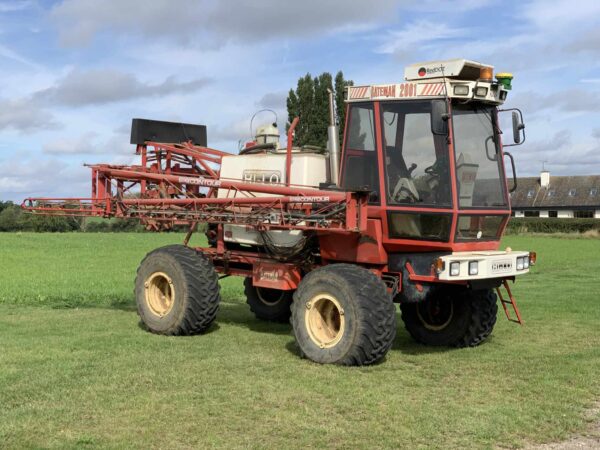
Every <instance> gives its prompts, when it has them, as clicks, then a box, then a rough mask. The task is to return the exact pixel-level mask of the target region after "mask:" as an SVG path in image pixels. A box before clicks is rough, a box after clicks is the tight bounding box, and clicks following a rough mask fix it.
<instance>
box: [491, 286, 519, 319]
mask: <svg viewBox="0 0 600 450" xmlns="http://www.w3.org/2000/svg"><path fill="white" fill-rule="evenodd" d="M502 286H504V289H505V290H506V293H507V295H508V299H505V298H504V296H503V295H502V291H501V290H500V288H496V292H497V293H498V298H499V299H500V304H501V305H502V308H503V309H504V314H506V318H507V319H508V320H509V321H510V322H515V323H518V324H519V325H523V319H521V313H520V312H519V308H517V302H516V301H515V298H514V297H513V295H512V291H511V290H510V287H509V286H508V280H502ZM507 305H511V307H512V309H513V311H514V312H515V316H516V319H513V318H512V317H511V315H510V311H509V310H508V306H507Z"/></svg>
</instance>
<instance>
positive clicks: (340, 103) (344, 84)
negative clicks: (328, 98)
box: [335, 70, 354, 145]
mask: <svg viewBox="0 0 600 450" xmlns="http://www.w3.org/2000/svg"><path fill="white" fill-rule="evenodd" d="M353 85H354V82H353V81H352V80H345V79H344V74H343V73H342V71H341V70H340V71H339V72H338V73H337V74H336V76H335V109H336V111H335V114H336V119H337V123H338V127H339V128H340V145H342V144H343V139H344V126H345V125H346V104H345V103H344V99H345V98H346V97H345V91H346V89H347V88H348V86H353Z"/></svg>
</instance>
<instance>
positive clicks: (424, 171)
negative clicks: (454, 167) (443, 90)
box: [381, 101, 452, 207]
mask: <svg viewBox="0 0 600 450" xmlns="http://www.w3.org/2000/svg"><path fill="white" fill-rule="evenodd" d="M381 126H382V129H383V150H384V155H385V168H386V190H387V192H386V195H387V202H388V204H391V205H394V204H395V205H402V206H433V207H436V206H437V207H450V206H451V204H452V201H451V199H452V190H451V189H450V172H449V165H448V144H447V141H446V136H436V135H434V134H433V133H432V132H431V102H429V101H416V102H408V101H407V102H389V103H382V104H381Z"/></svg>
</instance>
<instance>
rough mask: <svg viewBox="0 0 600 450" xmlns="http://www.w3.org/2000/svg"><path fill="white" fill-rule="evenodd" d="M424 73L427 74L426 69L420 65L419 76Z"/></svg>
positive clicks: (422, 75)
mask: <svg viewBox="0 0 600 450" xmlns="http://www.w3.org/2000/svg"><path fill="white" fill-rule="evenodd" d="M425 75H427V69H425V67H421V68H420V69H419V76H420V77H424V76H425Z"/></svg>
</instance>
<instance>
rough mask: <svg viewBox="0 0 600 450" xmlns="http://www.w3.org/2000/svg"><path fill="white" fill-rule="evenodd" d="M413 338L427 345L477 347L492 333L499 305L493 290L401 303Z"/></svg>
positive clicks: (445, 293)
mask: <svg viewBox="0 0 600 450" xmlns="http://www.w3.org/2000/svg"><path fill="white" fill-rule="evenodd" d="M400 310H401V311H402V320H403V321H404V325H405V327H406V330H407V331H408V333H409V334H410V335H411V336H412V337H413V339H414V340H415V341H417V342H419V343H421V344H424V345H431V346H449V347H475V346H477V345H479V344H481V343H482V342H483V341H484V340H485V339H486V338H487V337H488V336H489V335H490V334H491V332H492V329H493V328H494V325H495V323H496V314H497V313H498V305H497V304H496V294H494V292H493V291H492V290H491V289H484V290H477V291H472V290H470V289H466V288H462V289H448V290H447V291H438V292H437V293H435V294H433V295H432V296H431V297H429V298H428V299H426V300H424V301H421V302H416V303H402V304H400Z"/></svg>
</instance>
